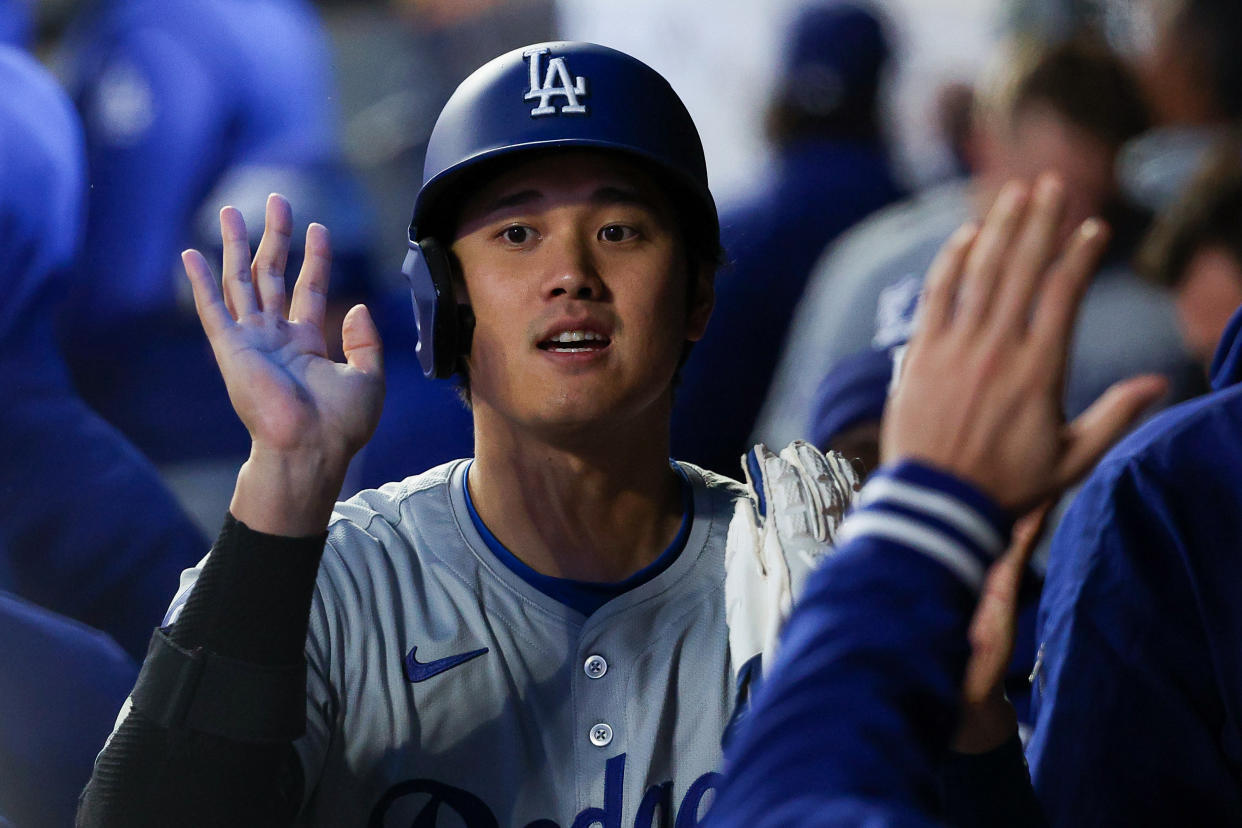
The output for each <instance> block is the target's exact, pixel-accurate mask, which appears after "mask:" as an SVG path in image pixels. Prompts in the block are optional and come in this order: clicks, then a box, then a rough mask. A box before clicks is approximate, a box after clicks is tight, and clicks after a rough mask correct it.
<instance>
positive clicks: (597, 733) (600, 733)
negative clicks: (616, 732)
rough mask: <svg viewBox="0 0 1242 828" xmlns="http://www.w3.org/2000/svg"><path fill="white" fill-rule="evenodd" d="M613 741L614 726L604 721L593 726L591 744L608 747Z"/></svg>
mask: <svg viewBox="0 0 1242 828" xmlns="http://www.w3.org/2000/svg"><path fill="white" fill-rule="evenodd" d="M611 741H612V728H611V727H609V726H608V725H607V724H605V723H604V722H600V723H599V724H597V725H592V727H591V744H593V745H595V746H596V747H607V745H608V743H609V742H611Z"/></svg>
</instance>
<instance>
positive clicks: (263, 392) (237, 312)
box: [182, 194, 384, 536]
mask: <svg viewBox="0 0 1242 828" xmlns="http://www.w3.org/2000/svg"><path fill="white" fill-rule="evenodd" d="M265 218H266V223H265V226H264V231H263V239H262V241H261V242H260V243H259V249H258V251H257V252H256V253H255V255H254V259H253V261H252V260H251V257H250V245H249V243H248V241H247V236H246V226H245V223H244V221H243V219H242V216H241V213H240V212H239V211H238V210H237V209H235V208H233V207H225V208H224V209H223V210H221V211H220V233H221V237H222V239H223V242H224V261H223V291H221V288H220V286H218V285H217V284H216V281H215V278H214V277H213V275H212V273H211V270H210V268H209V267H208V266H207V261H206V259H204V258H203V255H202V254H201V253H199V252H198V251H197V250H187V251H186V252H185V253H183V254H182V262H183V263H184V265H185V271H186V275H187V276H188V277H189V279H190V284H191V285H192V287H193V290H194V304H195V307H196V308H197V310H198V316H199V319H200V321H201V322H202V324H203V330H204V331H206V333H207V338H208V340H209V341H210V343H211V348H212V351H213V352H214V353H215V357H216V361H217V363H219V366H220V372H221V374H222V375H223V376H224V382H225V385H226V387H227V388H228V392H229V398H230V400H231V401H232V403H233V407H234V409H235V410H236V411H237V414H238V416H239V417H241V420H242V422H243V423H244V424H245V426H246V428H247V429H248V430H249V432H250V437H251V440H252V441H253V442H252V446H251V452H250V458H249V459H248V460H247V461H246V463H245V465H244V466H243V467H242V471H241V474H240V475H239V477H238V481H237V488H236V489H235V491H234V495H233V501H232V504H231V505H230V510H231V511H232V512H233V515H234V516H235V517H236V518H238V519H239V520H241V521H242V522H244V523H246V524H248V525H249V526H251V527H252V528H254V529H258V530H260V531H266V532H269V533H272V534H281V535H294V536H296V535H309V534H315V533H318V532H320V531H322V530H323V529H324V528H325V527H326V526H327V521H328V516H329V515H330V514H331V510H332V505H333V503H334V501H335V498H336V495H337V493H338V491H339V489H340V486H341V483H342V481H343V479H344V475H345V470H346V468H347V467H348V465H349V461H350V459H351V458H352V457H353V455H354V454H355V453H356V452H357V451H358V450H359V449H360V448H361V447H362V446H363V445H364V444H365V443H366V441H367V440H368V439H369V438H370V436H371V434H372V432H373V431H374V430H375V426H376V424H377V423H378V422H379V415H380V409H381V406H382V404H383V396H384V372H383V363H382V353H381V347H380V340H379V333H378V332H377V331H376V329H375V324H374V322H373V321H372V320H371V316H370V313H368V311H367V309H366V307H364V306H362V305H358V306H355V307H354V308H353V309H351V310H350V311H349V313H348V314H347V315H346V316H345V321H344V324H343V328H342V332H341V333H342V344H343V347H344V352H345V359H346V362H345V363H344V364H342V363H338V362H334V361H333V360H332V359H330V358H329V357H328V351H327V346H326V344H325V337H324V331H323V326H324V312H325V306H326V296H327V290H328V273H329V267H330V264H331V259H332V254H331V248H330V245H329V242H328V231H327V228H325V227H323V226H322V225H320V224H311V225H310V226H309V227H308V228H307V230H306V256H305V259H304V262H303V264H302V270H301V273H300V274H299V275H298V279H297V283H296V285H295V286H294V290H293V299H292V302H291V303H289V306H288V310H287V312H286V298H285V279H284V271H285V264H286V261H287V259H288V254H289V240H290V238H291V236H292V232H293V218H292V212H291V210H290V207H289V203H288V202H287V201H285V199H284V198H282V197H281V196H279V195H274V194H273V195H272V196H270V197H269V198H268V201H267V214H266V217H265Z"/></svg>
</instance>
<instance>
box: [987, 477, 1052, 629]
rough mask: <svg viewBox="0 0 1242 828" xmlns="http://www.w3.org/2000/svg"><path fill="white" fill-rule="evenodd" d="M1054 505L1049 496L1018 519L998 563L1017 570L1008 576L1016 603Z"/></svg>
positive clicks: (1008, 586)
mask: <svg viewBox="0 0 1242 828" xmlns="http://www.w3.org/2000/svg"><path fill="white" fill-rule="evenodd" d="M1057 495H1058V496H1059V495H1060V492H1057ZM1052 505H1053V498H1049V499H1048V500H1046V501H1044V503H1043V504H1042V505H1040V506H1036V507H1035V508H1034V509H1032V510H1031V511H1029V512H1027V513H1026V514H1025V515H1023V516H1022V517H1021V518H1019V519H1018V522H1017V523H1015V524H1014V526H1013V536H1012V537H1011V539H1010V541H1009V550H1008V551H1007V552H1006V553H1005V556H1004V557H1003V558H1001V560H1000V561H999V562H997V564H996V565H997V566H1010V567H1013V568H1014V569H1016V570H1017V571H1016V572H1013V573H1010V575H1008V576H1006V577H1007V578H1010V579H1011V580H1010V581H1007V582H1006V586H1007V588H1008V589H1009V591H1010V594H1011V596H1012V598H1013V601H1014V603H1015V605H1016V604H1017V600H1018V589H1019V587H1020V586H1021V584H1022V572H1023V571H1024V570H1025V569H1026V565H1027V564H1028V563H1030V561H1031V555H1033V554H1034V552H1035V547H1036V546H1038V545H1039V539H1040V538H1041V537H1043V534H1044V527H1046V526H1047V525H1048V515H1049V514H1051V512H1052Z"/></svg>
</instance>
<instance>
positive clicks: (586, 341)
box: [537, 328, 612, 354]
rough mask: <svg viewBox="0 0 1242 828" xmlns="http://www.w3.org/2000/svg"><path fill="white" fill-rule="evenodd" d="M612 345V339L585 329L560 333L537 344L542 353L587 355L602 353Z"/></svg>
mask: <svg viewBox="0 0 1242 828" xmlns="http://www.w3.org/2000/svg"><path fill="white" fill-rule="evenodd" d="M610 344H612V339H611V338H610V337H608V336H605V335H604V334H602V333H598V332H596V331H589V330H583V329H578V328H575V329H572V330H566V331H560V332H558V333H556V334H553V335H552V336H550V337H548V338H547V339H544V340H541V341H540V342H538V343H537V347H538V348H539V349H540V350H542V351H548V352H550V353H554V354H586V353H591V352H593V351H602V350H604V349H605V348H607V347H608V346H609V345H610Z"/></svg>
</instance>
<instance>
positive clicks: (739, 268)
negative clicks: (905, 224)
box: [672, 3, 902, 477]
mask: <svg viewBox="0 0 1242 828" xmlns="http://www.w3.org/2000/svg"><path fill="white" fill-rule="evenodd" d="M792 31H793V40H792V43H791V46H790V49H789V54H788V55H787V57H786V64H787V65H786V67H785V69H784V75H783V78H782V88H781V89H780V90H779V91H778V93H777V104H776V106H777V110H776V111H779V112H784V113H786V114H785V115H784V116H780V117H784V118H785V119H786V120H788V121H790V122H791V125H790V126H788V127H786V128H785V129H786V130H787V131H788V132H789V133H790V135H789V136H787V137H784V138H782V139H781V145H780V146H779V148H778V158H777V169H776V173H775V176H774V177H773V179H772V181H771V182H770V183H769V185H768V186H767V187H766V188H765V190H764V191H763V192H761V193H758V194H756V195H755V196H754V197H753V198H751V199H749V200H748V201H746V202H744V203H742V204H740V205H738V206H736V207H735V208H733V209H731V210H728V211H726V212H725V213H724V215H723V216H722V218H721V237H722V241H723V243H724V245H725V249H726V254H727V257H728V262H729V264H727V265H726V266H725V267H724V268H723V269H722V270H721V272H720V273H719V274H718V276H717V278H716V307H715V310H714V311H713V313H712V320H711V324H710V326H709V328H708V333H707V336H706V337H705V338H704V339H703V341H702V342H700V343H698V344H697V345H696V346H695V349H694V353H693V354H692V355H691V357H690V360H689V361H688V362H687V363H686V365H685V367H684V369H683V371H682V383H681V385H680V386H679V388H678V389H677V397H676V401H675V403H674V409H673V430H672V438H673V442H672V453H673V455H674V456H676V457H679V458H681V459H684V460H689V461H691V462H694V463H698V464H699V465H702V466H705V467H707V468H710V469H713V470H715V471H718V472H721V473H723V474H728V475H730V476H734V477H736V476H737V472H738V458H739V457H740V456H741V455H742V454H743V453H745V452H746V451H747V450H748V449H749V448H750V445H749V438H750V434H751V431H752V430H753V428H754V424H755V420H756V418H757V417H758V415H759V409H760V407H761V406H762V404H763V400H764V398H765V396H766V395H767V390H768V385H769V383H770V381H771V378H772V374H773V372H774V371H775V368H776V365H777V360H778V358H779V356H780V353H781V346H782V343H783V342H784V340H785V332H786V330H787V328H788V326H789V322H790V318H791V316H792V315H793V311H794V308H795V307H796V306H797V304H798V301H799V299H800V298H801V297H802V291H803V288H804V287H805V286H806V283H807V278H808V276H809V274H810V272H811V269H812V267H813V265H814V264H815V261H816V260H817V259H818V258H819V256H820V254H821V253H822V252H823V250H824V248H825V246H827V245H828V243H829V242H831V241H832V240H833V239H834V238H835V237H836V236H837V235H838V234H839V233H841V232H842V231H844V230H846V229H847V228H849V227H850V226H852V225H853V224H855V223H856V222H857V221H859V220H860V219H862V218H863V217H865V216H866V215H868V214H869V213H871V212H873V211H875V210H877V209H879V208H881V207H883V206H885V205H886V204H888V203H890V202H892V201H894V200H896V199H897V198H899V197H900V196H901V195H902V193H901V190H900V188H899V187H898V185H897V183H896V182H895V181H894V179H893V175H892V171H891V168H890V165H889V162H888V158H887V156H886V152H885V148H884V145H883V143H882V141H881V137H880V134H879V132H878V129H877V128H876V127H875V124H874V118H875V112H874V109H875V98H876V93H877V90H878V84H879V76H880V72H881V70H882V67H883V66H884V64H885V62H886V60H887V57H888V54H889V47H888V43H887V40H886V39H885V37H884V34H883V31H882V29H881V26H880V23H879V21H878V20H877V19H876V18H875V17H874V16H873V15H872V14H871V13H870V12H869V11H867V10H865V9H863V8H862V7H858V6H855V5H853V4H848V3H839V4H834V5H831V6H826V7H823V8H810V9H808V10H806V11H805V12H803V14H802V15H800V17H799V18H798V19H797V20H796V21H795V22H794V24H793V26H792ZM773 117H774V118H775V117H778V116H773Z"/></svg>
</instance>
